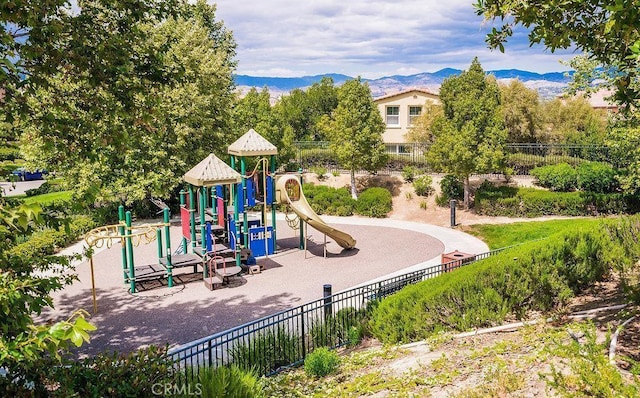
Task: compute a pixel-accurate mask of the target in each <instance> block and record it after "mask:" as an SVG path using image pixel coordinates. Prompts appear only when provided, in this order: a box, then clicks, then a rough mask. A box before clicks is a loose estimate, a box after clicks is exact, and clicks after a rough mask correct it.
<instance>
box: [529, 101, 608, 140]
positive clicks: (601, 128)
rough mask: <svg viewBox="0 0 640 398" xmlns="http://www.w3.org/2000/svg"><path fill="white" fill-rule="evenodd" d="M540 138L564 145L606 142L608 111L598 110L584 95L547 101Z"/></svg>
mask: <svg viewBox="0 0 640 398" xmlns="http://www.w3.org/2000/svg"><path fill="white" fill-rule="evenodd" d="M540 107H541V110H542V112H541V115H542V116H541V118H540V121H541V127H542V131H541V133H540V134H539V139H540V141H542V142H549V143H560V144H582V145H599V144H603V140H604V136H605V132H606V127H607V116H606V113H604V112H602V111H599V110H595V109H593V107H592V106H591V104H589V102H588V101H587V100H586V99H585V98H583V97H579V96H578V97H572V98H562V99H560V98H554V99H552V100H548V101H543V102H542V103H541V105H540Z"/></svg>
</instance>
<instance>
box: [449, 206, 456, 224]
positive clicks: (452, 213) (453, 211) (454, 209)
mask: <svg viewBox="0 0 640 398" xmlns="http://www.w3.org/2000/svg"><path fill="white" fill-rule="evenodd" d="M449 206H450V207H451V228H453V227H455V226H456V200H455V199H451V200H450V201H449Z"/></svg>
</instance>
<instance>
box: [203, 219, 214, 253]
mask: <svg viewBox="0 0 640 398" xmlns="http://www.w3.org/2000/svg"><path fill="white" fill-rule="evenodd" d="M212 243H213V242H212V239H211V223H210V222H208V223H207V236H206V239H205V244H206V248H207V252H210V251H212V250H213V244H212Z"/></svg>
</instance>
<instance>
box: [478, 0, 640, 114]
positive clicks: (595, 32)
mask: <svg viewBox="0 0 640 398" xmlns="http://www.w3.org/2000/svg"><path fill="white" fill-rule="evenodd" d="M475 7H476V10H477V13H478V14H479V15H484V16H485V17H486V18H487V19H489V20H495V19H499V20H500V21H503V22H504V23H503V25H502V26H501V27H500V28H493V30H492V32H491V33H489V35H488V36H487V43H488V44H489V46H490V47H492V48H499V49H500V51H504V43H505V42H506V41H507V40H508V38H509V37H510V36H511V35H512V34H513V28H514V26H515V25H522V26H524V27H525V28H529V29H530V32H529V42H530V43H531V44H538V43H543V45H544V46H545V47H546V48H547V49H549V50H551V51H552V52H553V51H555V50H557V49H565V48H570V47H572V46H573V47H575V48H577V49H578V50H580V51H582V52H584V53H585V54H587V55H588V56H589V57H590V58H591V59H592V60H594V61H596V62H597V63H598V64H600V65H601V66H604V67H611V68H613V69H615V70H616V75H615V76H614V77H613V80H614V85H615V87H616V95H615V99H616V100H617V101H619V102H620V103H622V104H628V105H630V107H625V108H624V109H625V110H633V109H635V108H637V107H638V101H639V100H640V81H639V76H638V70H639V67H640V30H639V29H638V21H639V20H640V1H639V0H616V1H611V0H551V1H545V2H540V1H535V0H524V1H508V2H505V1H500V0H477V1H476V4H475Z"/></svg>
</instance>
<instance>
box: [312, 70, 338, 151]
mask: <svg viewBox="0 0 640 398" xmlns="http://www.w3.org/2000/svg"><path fill="white" fill-rule="evenodd" d="M337 106H338V88H337V87H335V86H334V85H333V79H332V78H331V77H327V76H325V77H323V78H322V79H321V80H320V82H318V83H313V85H311V87H309V88H308V89H307V109H308V112H309V116H310V121H311V123H310V126H309V132H308V136H309V138H310V139H311V140H313V141H324V140H325V138H326V137H324V135H323V131H322V129H321V128H320V126H319V122H320V120H321V119H322V117H323V116H325V115H327V116H329V115H331V112H333V111H334V110H335V109H336V107H337Z"/></svg>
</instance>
